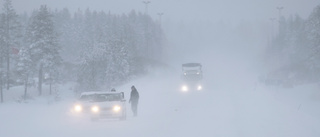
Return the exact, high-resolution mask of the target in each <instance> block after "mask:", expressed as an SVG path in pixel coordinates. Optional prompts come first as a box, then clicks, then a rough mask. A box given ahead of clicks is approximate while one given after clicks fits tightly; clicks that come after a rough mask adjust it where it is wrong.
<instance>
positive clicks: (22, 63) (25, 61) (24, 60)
mask: <svg viewBox="0 0 320 137" xmlns="http://www.w3.org/2000/svg"><path fill="white" fill-rule="evenodd" d="M33 70H34V67H33V62H32V60H31V56H30V52H29V51H28V50H27V49H26V48H21V49H20V52H19V57H18V62H17V72H18V75H19V76H20V77H21V78H22V80H23V82H24V99H26V97H27V90H28V83H29V77H30V75H31V74H32V72H33Z"/></svg>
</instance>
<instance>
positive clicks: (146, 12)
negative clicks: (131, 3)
mask: <svg viewBox="0 0 320 137" xmlns="http://www.w3.org/2000/svg"><path fill="white" fill-rule="evenodd" d="M142 2H143V3H144V4H145V5H146V11H145V14H148V4H150V3H151V2H150V1H142Z"/></svg>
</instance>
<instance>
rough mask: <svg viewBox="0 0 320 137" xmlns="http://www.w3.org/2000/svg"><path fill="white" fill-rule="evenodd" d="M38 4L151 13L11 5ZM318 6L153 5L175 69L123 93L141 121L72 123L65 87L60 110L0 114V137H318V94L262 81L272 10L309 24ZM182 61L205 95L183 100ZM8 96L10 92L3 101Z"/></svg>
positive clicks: (112, 3) (22, 108)
mask: <svg viewBox="0 0 320 137" xmlns="http://www.w3.org/2000/svg"><path fill="white" fill-rule="evenodd" d="M42 4H47V6H48V7H49V8H51V9H54V8H58V9H62V8H69V9H70V10H71V11H75V10H77V9H78V8H80V9H82V10H85V9H86V8H90V9H92V10H98V11H99V10H104V11H106V12H107V11H110V12H111V13H119V14H121V13H128V12H130V11H131V10H132V9H134V10H137V11H140V12H144V10H145V7H144V6H145V5H144V4H143V3H142V1H141V0H109V1H106V0H95V1H88V0H64V1H60V0H32V1H26V0H13V6H14V8H15V9H16V10H17V12H19V13H22V12H24V11H27V12H30V11H31V10H32V9H36V8H39V7H40V5H42ZM318 4H320V2H319V1H318V0H282V1H279V0H244V1H238V0H216V1H214V0H202V1H194V0H175V1H169V0H155V1H151V4H150V5H149V14H150V15H151V16H152V17H153V18H154V19H155V20H158V16H157V13H159V12H163V13H164V15H163V16H162V25H163V28H164V31H165V34H166V38H167V40H168V43H167V44H166V49H167V51H166V53H165V55H166V58H164V60H163V61H165V62H166V63H167V64H168V65H169V66H170V68H166V70H157V71H156V72H154V73H152V74H151V75H150V76H148V77H145V78H141V79H138V80H134V81H133V82H130V83H128V84H126V85H123V86H121V87H117V88H118V90H119V91H125V92H126V97H127V98H128V95H129V88H130V86H131V85H133V84H134V85H136V87H137V89H138V91H139V92H140V96H141V101H140V104H139V116H138V117H136V118H135V117H132V113H131V111H130V107H129V104H128V112H129V113H128V115H129V116H128V119H127V120H126V121H113V120H105V121H99V122H91V121H89V120H88V119H87V118H78V117H73V115H72V114H71V113H70V112H69V109H70V108H71V106H72V101H73V100H74V96H73V94H72V91H71V90H70V88H72V87H73V85H72V84H70V85H69V84H66V85H62V86H60V90H61V92H63V94H62V96H63V100H62V101H60V102H57V103H53V104H48V101H50V99H49V98H46V97H43V98H40V99H37V100H35V101H31V102H29V103H28V104H18V103H15V102H13V101H12V102H10V101H9V102H8V103H6V104H3V105H0V121H1V123H2V124H0V136H4V137H25V136H32V137H71V136H77V137H87V136H95V137H100V136H101V137H102V136H117V137H128V136H133V137H150V136H152V137H180V136H181V137H196V136H199V137H201V136H204V137H212V136H219V137H222V136H223V137H270V136H272V137H302V136H305V137H318V136H320V131H319V130H318V129H319V127H320V111H319V109H318V108H319V107H318V106H319V105H320V103H319V101H320V95H319V93H318V92H315V91H316V89H317V87H316V86H315V85H308V86H305V87H303V88H295V89H291V90H290V91H287V90H283V89H273V88H267V87H264V86H263V85H261V84H259V83H258V82H257V77H258V75H259V74H260V73H261V72H262V71H263V68H262V67H261V64H260V61H261V60H260V57H261V54H262V52H263V49H264V47H265V45H266V44H267V42H268V39H269V36H270V21H269V18H271V17H276V18H277V17H278V11H277V9H276V7H277V6H283V7H284V9H283V11H282V14H283V15H284V16H289V15H290V14H296V13H297V14H299V15H301V16H302V17H303V18H307V17H308V15H309V14H310V13H311V11H312V9H313V8H314V7H315V5H318ZM242 25H244V26H242ZM186 62H200V63H202V64H203V71H204V81H205V85H204V88H205V90H204V91H203V92H200V93H192V94H182V93H180V92H179V86H180V79H179V76H180V73H181V68H180V67H181V64H182V63H186ZM305 89H306V90H305ZM16 91H23V89H18V88H17V89H16ZM302 91H303V93H302ZM9 92H14V91H13V90H10V91H6V92H5V93H6V95H11V94H12V93H9ZM30 92H32V91H30ZM21 94H22V93H21ZM21 94H20V95H21ZM14 97H15V96H14V95H12V96H9V97H7V98H6V100H13V99H12V98H14Z"/></svg>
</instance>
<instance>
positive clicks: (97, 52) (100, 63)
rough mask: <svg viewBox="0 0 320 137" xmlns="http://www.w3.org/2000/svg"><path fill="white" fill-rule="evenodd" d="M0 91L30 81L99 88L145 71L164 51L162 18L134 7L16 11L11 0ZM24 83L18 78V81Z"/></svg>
mask: <svg viewBox="0 0 320 137" xmlns="http://www.w3.org/2000/svg"><path fill="white" fill-rule="evenodd" d="M0 15H1V16H0V49H1V50H0V90H1V91H0V95H1V102H2V101H3V90H4V89H7V90H8V89H9V88H10V87H11V86H14V85H18V84H20V85H21V84H23V85H24V87H25V94H24V95H25V96H26V95H27V88H28V85H29V84H30V80H31V81H33V80H34V79H36V83H37V88H38V92H39V95H42V85H43V83H47V84H49V85H50V94H51V85H52V84H55V83H59V82H60V83H61V82H62V81H63V82H65V81H76V82H77V83H78V85H79V87H78V88H79V89H82V90H97V89H102V88H110V87H114V86H117V85H119V84H123V83H124V82H127V81H128V80H130V79H131V78H133V77H136V76H139V75H143V74H146V73H147V71H148V67H149V66H150V65H151V64H152V63H154V62H156V61H159V60H160V59H161V58H162V56H163V54H162V53H163V51H162V50H163V45H164V44H163V43H164V42H163V41H164V38H165V37H164V34H163V31H162V30H161V27H160V24H159V22H157V21H155V20H153V19H152V18H151V17H150V16H148V15H146V14H143V13H140V12H136V11H135V10H132V11H131V12H130V13H128V14H121V15H119V14H112V13H111V12H110V11H109V12H108V13H106V12H104V11H99V12H98V11H94V10H90V9H86V10H84V11H83V10H80V9H78V10H77V11H76V12H74V13H70V12H69V10H68V9H67V8H64V9H62V10H58V9H55V10H51V9H50V8H48V7H47V6H46V5H42V6H40V8H39V9H36V10H34V11H33V12H32V13H31V15H28V14H27V13H24V14H20V15H18V14H17V13H16V12H15V10H14V8H13V6H12V4H11V0H4V4H3V7H2V12H0ZM18 81H19V82H20V83H19V82H18Z"/></svg>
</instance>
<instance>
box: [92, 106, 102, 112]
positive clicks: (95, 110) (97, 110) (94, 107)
mask: <svg viewBox="0 0 320 137" xmlns="http://www.w3.org/2000/svg"><path fill="white" fill-rule="evenodd" d="M99 110H100V109H99V107H98V106H93V107H91V111H92V112H94V113H97V112H99Z"/></svg>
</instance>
